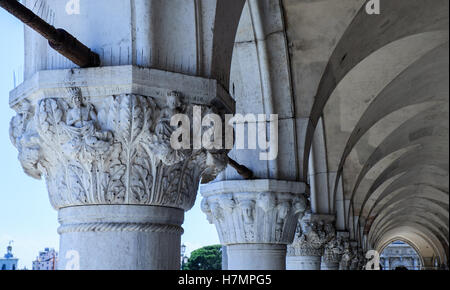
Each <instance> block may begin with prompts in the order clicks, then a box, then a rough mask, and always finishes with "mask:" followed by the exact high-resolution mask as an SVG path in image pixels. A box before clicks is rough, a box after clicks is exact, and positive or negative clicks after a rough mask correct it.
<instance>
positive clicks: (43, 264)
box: [33, 248, 58, 270]
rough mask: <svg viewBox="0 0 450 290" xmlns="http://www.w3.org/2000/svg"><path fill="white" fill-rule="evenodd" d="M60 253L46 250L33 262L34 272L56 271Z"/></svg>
mask: <svg viewBox="0 0 450 290" xmlns="http://www.w3.org/2000/svg"><path fill="white" fill-rule="evenodd" d="M57 262H58V253H57V252H56V251H55V249H50V248H45V249H44V251H42V252H39V256H38V257H36V260H34V261H33V270H56V263H57Z"/></svg>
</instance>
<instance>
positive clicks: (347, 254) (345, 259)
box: [339, 241, 352, 270]
mask: <svg viewBox="0 0 450 290" xmlns="http://www.w3.org/2000/svg"><path fill="white" fill-rule="evenodd" d="M351 259H352V250H351V248H350V243H349V242H348V241H345V242H344V251H343V253H342V258H341V263H340V266H339V269H340V270H349V269H350V261H351Z"/></svg>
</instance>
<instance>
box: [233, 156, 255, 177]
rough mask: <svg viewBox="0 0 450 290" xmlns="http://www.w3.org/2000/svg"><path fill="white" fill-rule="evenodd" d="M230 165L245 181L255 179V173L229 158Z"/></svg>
mask: <svg viewBox="0 0 450 290" xmlns="http://www.w3.org/2000/svg"><path fill="white" fill-rule="evenodd" d="M228 164H229V165H230V166H231V167H233V168H234V169H235V170H236V171H237V173H239V175H240V176H242V177H243V178H244V179H252V178H253V172H252V171H251V170H250V169H248V168H247V167H245V166H244V165H241V164H239V163H237V162H236V161H234V160H233V159H231V158H230V157H228Z"/></svg>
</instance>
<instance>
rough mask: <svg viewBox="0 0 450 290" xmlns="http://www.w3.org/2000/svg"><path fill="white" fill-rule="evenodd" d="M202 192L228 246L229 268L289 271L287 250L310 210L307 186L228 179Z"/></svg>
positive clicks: (212, 220) (207, 211)
mask: <svg viewBox="0 0 450 290" xmlns="http://www.w3.org/2000/svg"><path fill="white" fill-rule="evenodd" d="M200 192H201V194H202V196H203V200H202V210H203V211H204V212H205V214H206V215H207V218H208V220H209V222H210V223H213V224H215V226H216V228H217V232H218V234H219V238H220V241H221V243H222V244H223V245H226V247H227V254H228V269H229V270H284V269H286V246H287V245H288V244H290V243H291V242H292V240H293V238H294V233H295V228H296V224H297V220H298V218H299V216H301V215H303V213H304V212H305V210H306V209H307V206H308V200H307V197H306V195H305V194H304V193H305V184H304V183H300V182H291V181H280V180H228V181H221V182H215V183H211V184H207V185H202V186H201V188H200Z"/></svg>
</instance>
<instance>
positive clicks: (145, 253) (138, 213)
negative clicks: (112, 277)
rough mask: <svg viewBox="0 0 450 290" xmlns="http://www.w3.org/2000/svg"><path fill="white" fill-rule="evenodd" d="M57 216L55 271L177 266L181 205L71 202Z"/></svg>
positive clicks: (181, 221) (182, 217) (171, 268)
mask: <svg viewBox="0 0 450 290" xmlns="http://www.w3.org/2000/svg"><path fill="white" fill-rule="evenodd" d="M58 218H59V222H60V224H61V226H60V227H59V229H58V233H59V234H60V253H59V261H58V269H61V270H65V269H67V270H69V269H79V270H178V269H180V243H181V234H182V232H183V229H182V228H181V224H182V223H183V219H184V211H183V210H181V209H175V208H168V207H158V206H136V205H92V206H77V207H67V208H62V209H60V210H59V216H58Z"/></svg>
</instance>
